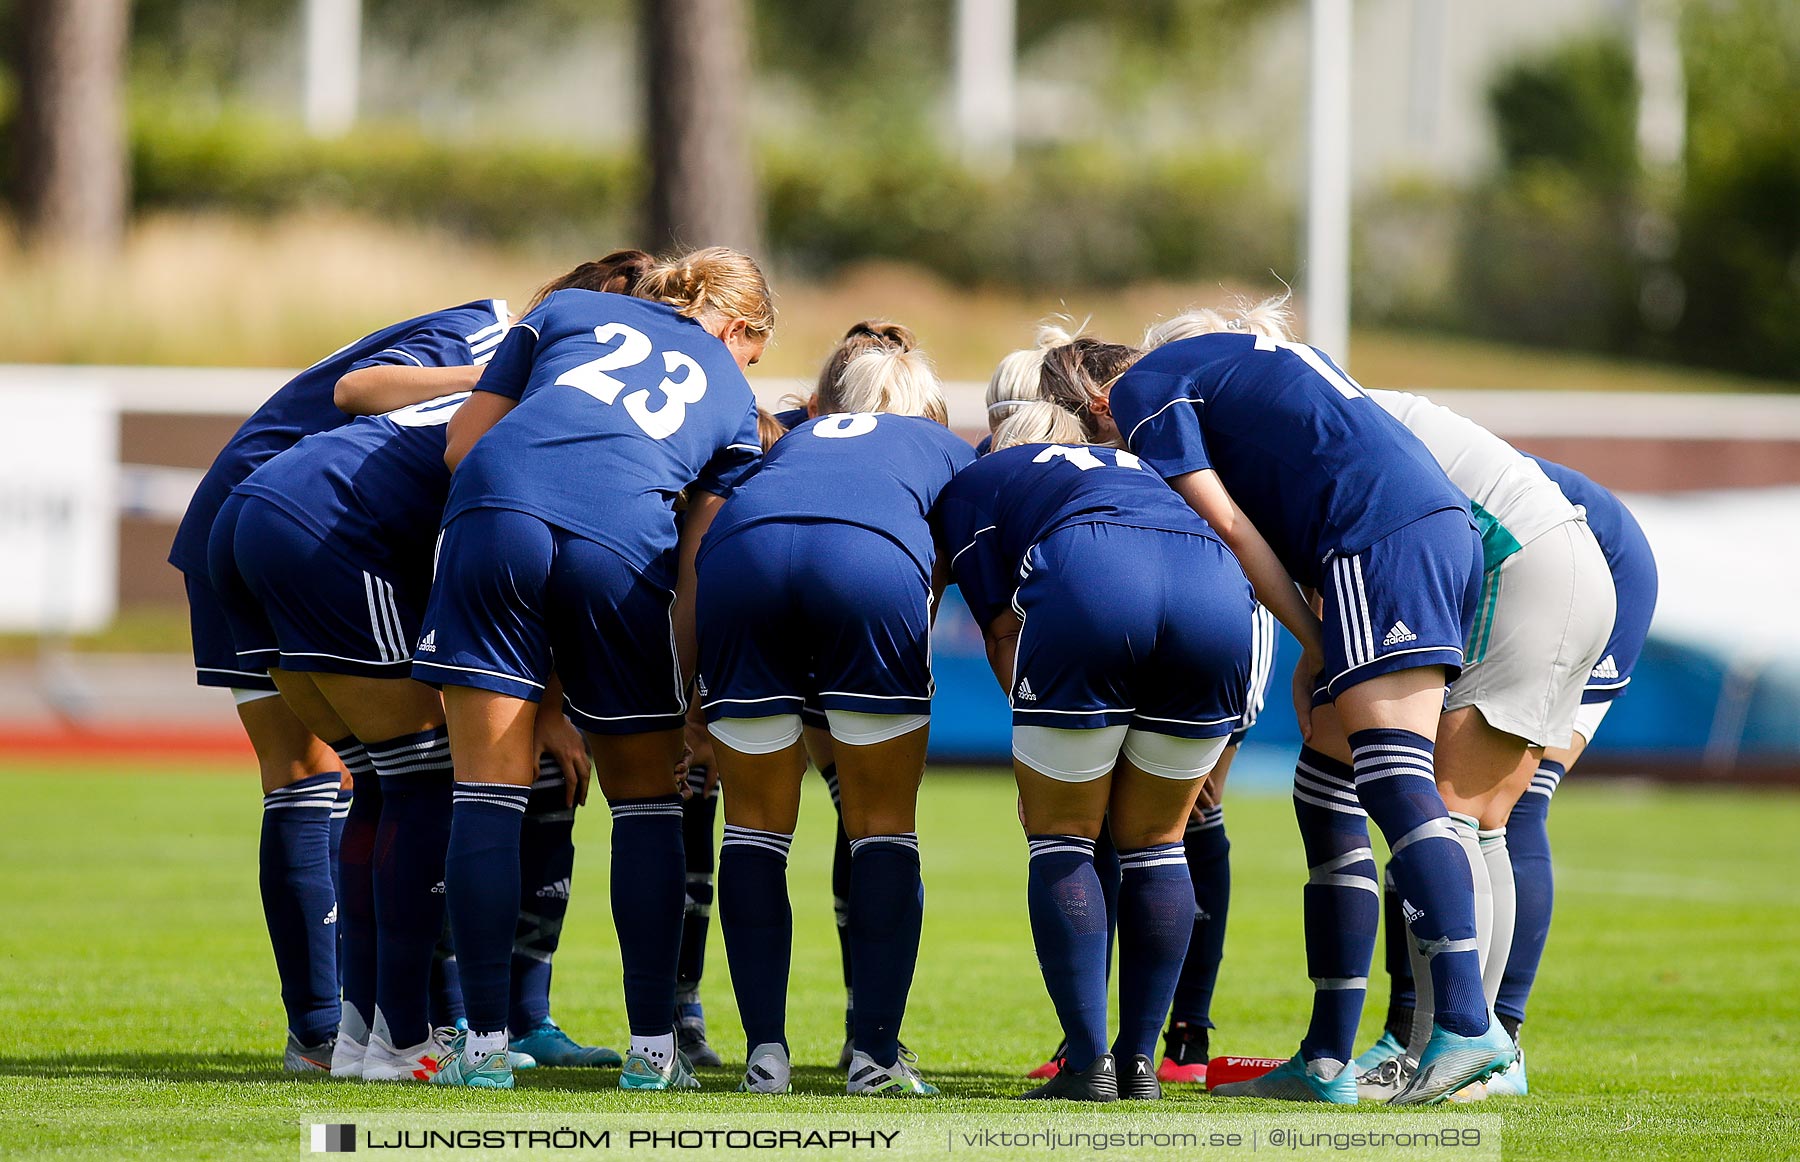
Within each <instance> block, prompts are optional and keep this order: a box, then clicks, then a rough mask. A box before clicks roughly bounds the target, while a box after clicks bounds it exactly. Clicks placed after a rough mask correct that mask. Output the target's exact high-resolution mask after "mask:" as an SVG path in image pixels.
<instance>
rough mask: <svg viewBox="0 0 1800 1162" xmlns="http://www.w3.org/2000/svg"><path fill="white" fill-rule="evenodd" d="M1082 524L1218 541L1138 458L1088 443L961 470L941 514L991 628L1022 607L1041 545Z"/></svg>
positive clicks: (971, 597) (957, 570) (1024, 449)
mask: <svg viewBox="0 0 1800 1162" xmlns="http://www.w3.org/2000/svg"><path fill="white" fill-rule="evenodd" d="M1080 524H1109V525H1123V526H1125V527H1128V528H1140V529H1162V530H1164V531H1167V532H1175V533H1188V534H1192V535H1197V536H1205V537H1213V538H1214V539H1215V540H1216V539H1217V537H1216V534H1214V532H1213V530H1212V526H1211V525H1209V524H1207V523H1206V522H1205V521H1204V520H1202V519H1200V517H1199V516H1198V515H1197V514H1196V513H1195V512H1194V510H1193V509H1191V508H1189V507H1188V505H1187V502H1186V501H1184V500H1182V499H1181V497H1179V496H1177V495H1176V494H1175V493H1174V491H1173V490H1171V489H1170V488H1169V486H1168V485H1167V484H1165V483H1163V481H1162V479H1161V477H1159V476H1158V475H1157V474H1156V473H1155V472H1153V471H1151V470H1150V469H1149V467H1148V465H1145V464H1143V463H1142V462H1141V461H1140V460H1139V459H1138V457H1136V456H1134V455H1132V454H1131V453H1130V452H1123V451H1119V450H1118V449H1114V448H1102V447H1096V446H1090V445H1085V444H1077V445H1072V446H1065V445H1062V444H1021V445H1018V446H1015V447H1012V448H1007V449H1004V450H1002V451H999V452H991V453H989V454H988V455H986V456H983V457H981V458H980V459H979V460H976V461H975V462H974V463H972V464H971V465H970V466H969V467H967V468H965V469H963V470H962V471H961V472H959V473H957V476H956V479H955V480H952V481H951V482H950V486H949V487H948V488H946V489H945V490H944V494H943V496H941V497H939V498H938V504H937V510H936V512H935V513H934V515H933V525H934V527H935V530H936V533H937V539H938V547H939V549H940V550H941V551H942V552H943V553H944V554H945V555H946V556H947V557H948V558H949V560H950V567H951V570H952V574H953V576H954V579H955V581H956V584H957V586H958V587H959V588H960V589H961V590H962V595H963V600H964V601H965V602H966V603H967V604H968V606H969V612H970V613H972V614H974V615H975V620H976V621H977V622H978V623H980V624H981V625H983V626H986V625H987V624H988V623H989V622H991V621H993V620H994V618H995V617H996V616H997V615H999V614H1000V613H1001V611H1003V610H1004V609H1005V608H1006V606H1007V604H1008V603H1009V602H1010V601H1011V600H1012V595H1013V591H1014V590H1016V589H1017V588H1018V587H1019V581H1020V569H1021V567H1022V565H1023V562H1024V560H1025V554H1026V553H1028V552H1030V550H1031V547H1032V546H1033V545H1035V544H1037V543H1038V542H1039V541H1041V540H1043V539H1044V538H1045V537H1047V536H1049V535H1050V534H1051V533H1054V532H1057V531H1058V530H1060V529H1065V528H1068V527H1070V526H1072V525H1080Z"/></svg>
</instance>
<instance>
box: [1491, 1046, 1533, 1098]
mask: <svg viewBox="0 0 1800 1162" xmlns="http://www.w3.org/2000/svg"><path fill="white" fill-rule="evenodd" d="M1530 1092H1531V1090H1530V1089H1529V1088H1528V1087H1527V1086H1526V1084H1525V1050H1524V1049H1523V1048H1520V1050H1519V1058H1518V1060H1517V1061H1514V1062H1513V1063H1512V1064H1511V1065H1508V1066H1507V1067H1506V1068H1505V1069H1502V1070H1501V1071H1500V1072H1499V1073H1496V1074H1494V1076H1492V1077H1490V1078H1488V1083H1487V1095H1488V1096H1489V1097H1524V1096H1525V1095H1526V1094H1528V1093H1530Z"/></svg>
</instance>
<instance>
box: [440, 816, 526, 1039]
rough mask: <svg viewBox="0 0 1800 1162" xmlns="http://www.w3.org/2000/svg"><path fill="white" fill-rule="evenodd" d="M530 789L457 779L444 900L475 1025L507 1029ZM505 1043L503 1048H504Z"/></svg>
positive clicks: (477, 1028)
mask: <svg viewBox="0 0 1800 1162" xmlns="http://www.w3.org/2000/svg"><path fill="white" fill-rule="evenodd" d="M530 797H531V788H529V787H519V786H514V785H513V784H511V783H476V782H458V783H457V784H456V789H455V797H454V802H455V807H454V810H453V813H452V815H451V819H450V850H449V856H448V858H447V859H446V860H445V864H444V883H445V886H446V887H447V888H448V896H447V900H446V903H447V904H448V906H449V912H450V933H451V939H452V940H453V942H454V943H455V945H456V967H457V971H458V973H459V974H460V976H461V979H462V995H463V1008H464V1010H465V1011H466V1012H467V1013H468V1019H469V1028H470V1029H471V1030H472V1031H473V1032H475V1033H483V1034H491V1033H495V1032H502V1031H504V1030H505V1029H506V1020H507V1015H508V1011H509V1009H510V1008H511V1004H512V990H511V974H512V946H513V932H514V930H515V929H516V927H517V925H518V918H519V830H520V828H521V827H522V826H523V825H524V822H525V804H526V801H527V800H528V799H530ZM502 1048H504V1046H502Z"/></svg>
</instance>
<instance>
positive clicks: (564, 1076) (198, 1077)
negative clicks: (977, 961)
mask: <svg viewBox="0 0 1800 1162" xmlns="http://www.w3.org/2000/svg"><path fill="white" fill-rule="evenodd" d="M0 1077H16V1078H35V1079H39V1080H46V1081H135V1082H164V1083H176V1084H188V1085H194V1084H208V1083H219V1084H237V1085H242V1084H259V1083H261V1084H268V1085H270V1086H276V1085H280V1086H293V1085H300V1086H307V1087H313V1086H320V1087H327V1088H330V1087H344V1086H357V1087H361V1085H362V1083H360V1082H348V1081H337V1080H333V1079H332V1078H330V1077H327V1076H326V1075H324V1074H322V1073H288V1072H285V1071H284V1070H282V1069H281V1068H280V1065H279V1062H278V1061H277V1060H274V1059H271V1057H269V1056H268V1055H265V1054H261V1053H59V1054H51V1055H37V1056H17V1057H7V1056H0ZM516 1077H517V1082H518V1088H519V1089H520V1090H523V1091H531V1090H535V1091H539V1092H565V1093H601V1092H609V1091H616V1090H617V1089H618V1085H619V1071H618V1070H616V1069H531V1070H524V1071H521V1072H520V1073H518V1074H517V1075H516ZM739 1077H740V1074H739V1073H738V1072H737V1070H735V1069H731V1068H724V1069H703V1070H700V1084H701V1092H703V1093H705V1094H707V1095H708V1096H714V1097H723V1096H726V1095H729V1094H730V1093H731V1092H732V1091H733V1090H735V1089H736V1088H737V1083H738V1080H739ZM925 1077H926V1080H928V1081H930V1082H931V1083H932V1084H933V1085H936V1086H937V1087H938V1088H939V1089H940V1090H942V1092H943V1095H944V1096H945V1097H947V1098H953V1099H969V1098H989V1099H1002V1100H1004V1099H1007V1098H1012V1097H1016V1096H1018V1095H1019V1094H1021V1093H1024V1092H1025V1091H1026V1090H1027V1089H1030V1088H1031V1087H1032V1086H1033V1085H1035V1084H1036V1083H1035V1082H1033V1081H1030V1080H1028V1079H1026V1078H1024V1077H1014V1076H1012V1075H1011V1074H1007V1073H997V1072H994V1071H992V1070H980V1069H950V1068H944V1069H929V1070H927V1071H926V1072H925ZM793 1081H794V1088H793V1094H794V1096H796V1097H842V1096H843V1095H844V1075H843V1073H841V1072H840V1071H838V1070H837V1069H834V1068H831V1067H829V1066H823V1065H802V1066H797V1067H795V1069H794V1076H793ZM385 1088H386V1087H383V1086H370V1087H369V1091H370V1092H378V1091H380V1090H383V1089H385ZM396 1088H398V1087H396ZM322 1092H323V1091H322ZM644 1096H645V1098H646V1100H656V1095H644ZM675 1096H676V1100H679V1095H675ZM1167 1096H1168V1097H1169V1098H1172V1099H1175V1100H1176V1101H1177V1102H1180V1103H1181V1104H1186V1102H1187V1101H1190V1100H1194V1099H1199V1100H1201V1101H1205V1100H1206V1099H1205V1097H1204V1095H1203V1094H1202V1093H1201V1091H1199V1090H1198V1089H1197V1088H1195V1087H1191V1086H1171V1087H1169V1088H1168V1090H1167ZM744 1100H745V1102H746V1103H747V1104H753V1103H754V1102H756V1101H757V1100H758V1099H756V1098H754V1097H751V1096H749V1095H746V1096H745V1099H744ZM914 1104H915V1103H910V1102H907V1103H901V1105H903V1106H910V1105H914ZM917 1104H918V1106H919V1108H925V1107H927V1106H929V1105H930V1104H931V1103H917Z"/></svg>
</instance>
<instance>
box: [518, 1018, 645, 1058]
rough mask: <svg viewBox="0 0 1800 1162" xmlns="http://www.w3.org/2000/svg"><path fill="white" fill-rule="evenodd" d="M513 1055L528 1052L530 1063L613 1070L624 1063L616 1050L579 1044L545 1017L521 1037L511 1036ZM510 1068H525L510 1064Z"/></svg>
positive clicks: (602, 1046)
mask: <svg viewBox="0 0 1800 1162" xmlns="http://www.w3.org/2000/svg"><path fill="white" fill-rule="evenodd" d="M509 1047H510V1048H511V1049H512V1051H513V1053H514V1054H530V1055H531V1057H532V1058H534V1061H533V1064H534V1065H541V1066H543V1067H544V1068H546V1069H551V1068H557V1069H561V1068H581V1067H586V1068H595V1069H617V1068H618V1067H619V1066H621V1065H623V1064H624V1063H625V1059H624V1058H623V1057H620V1056H619V1051H618V1050H617V1049H608V1048H606V1047H605V1046H604V1045H581V1044H578V1043H577V1042H576V1041H575V1039H574V1038H573V1037H570V1036H569V1035H568V1034H567V1033H565V1032H563V1031H562V1027H561V1026H560V1025H558V1024H557V1023H556V1022H555V1021H553V1020H551V1019H550V1018H549V1017H545V1018H544V1019H543V1021H542V1022H541V1023H540V1024H539V1025H538V1027H537V1028H535V1029H533V1030H531V1032H529V1033H527V1034H525V1035H524V1036H523V1037H514V1038H513V1039H512V1044H511V1045H510V1046H509ZM513 1068H514V1069H520V1068H529V1067H528V1066H521V1065H520V1064H519V1063H518V1062H516V1061H515V1062H514V1063H513Z"/></svg>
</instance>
